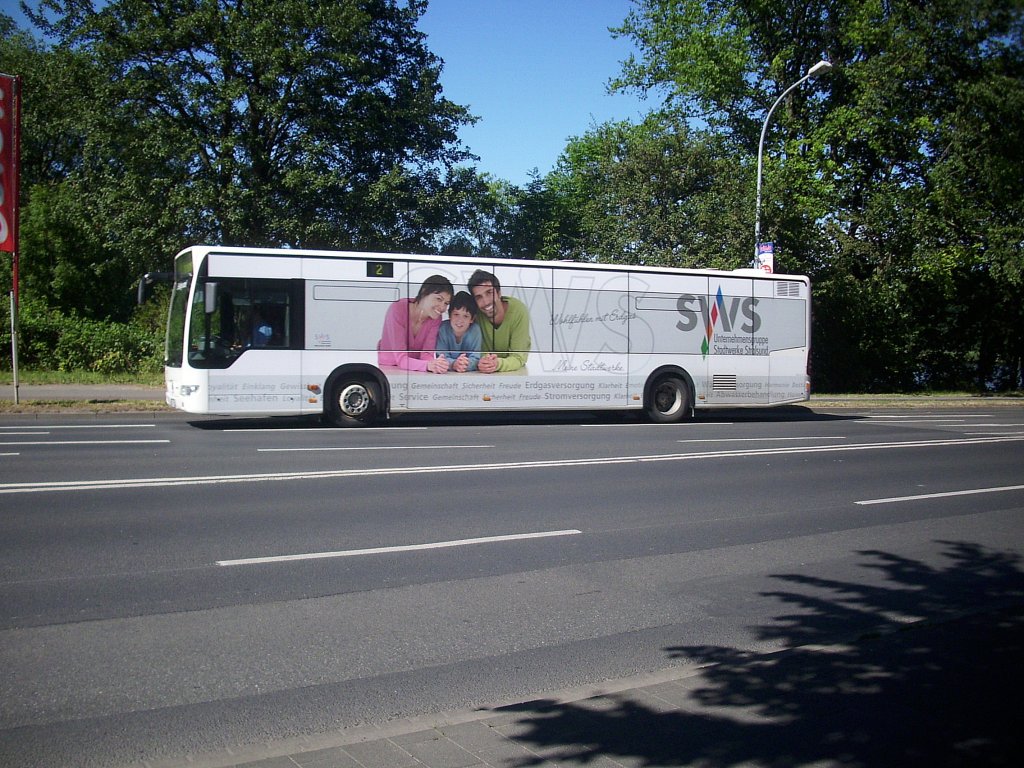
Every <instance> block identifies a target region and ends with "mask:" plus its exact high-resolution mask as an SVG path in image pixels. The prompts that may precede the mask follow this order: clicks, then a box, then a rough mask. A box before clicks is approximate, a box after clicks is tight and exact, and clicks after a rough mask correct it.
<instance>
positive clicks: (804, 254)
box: [616, 0, 1024, 389]
mask: <svg viewBox="0 0 1024 768" xmlns="http://www.w3.org/2000/svg"><path fill="white" fill-rule="evenodd" d="M1022 9H1024V4H1022V3H1021V1H1020V0H937V1H936V2H932V3H919V2H914V0H887V1H886V2H883V1H882V0H865V1H863V2H853V1H851V0H831V1H826V2H824V3H818V4H814V5H807V4H806V3H798V2H794V1H793V0H770V1H769V2H764V0H756V1H755V0H737V1H736V2H728V3H726V2H721V0H640V2H638V3H637V4H636V6H635V8H634V10H633V11H632V12H631V13H630V15H629V17H628V18H627V20H626V21H625V23H624V24H623V26H622V27H621V28H620V29H619V30H618V33H619V34H622V35H626V36H629V37H632V38H633V39H634V40H635V41H636V42H637V44H638V46H639V55H638V56H637V57H635V58H634V59H632V60H630V61H629V62H627V64H626V65H625V67H624V68H623V72H622V75H621V77H620V78H619V79H618V81H617V82H616V87H619V88H636V89H640V90H643V91H656V92H659V93H661V94H662V95H664V97H665V99H666V101H667V103H668V104H669V106H670V107H671V108H672V109H674V110H675V111H676V112H677V113H678V114H680V115H681V116H682V117H683V118H685V119H689V120H702V121H704V122H705V123H706V124H707V126H708V129H709V130H711V131H713V132H715V133H717V134H719V135H722V136H724V137H728V138H729V140H730V141H731V142H732V144H733V145H734V146H736V147H738V148H740V150H741V151H742V152H743V153H744V154H745V155H746V156H748V157H750V158H753V157H754V156H755V153H756V151H757V140H758V138H759V133H760V127H761V121H762V119H763V116H764V114H765V110H766V109H767V108H768V106H769V105H770V104H771V103H772V101H773V100H774V99H775V97H776V94H778V93H780V92H781V91H782V90H783V89H785V88H786V87H787V86H788V85H789V84H791V83H793V82H795V81H796V80H797V79H799V78H800V77H801V76H802V74H803V73H804V72H806V70H807V69H808V68H809V67H810V66H811V65H812V64H813V63H814V62H815V61H816V60H818V59H819V58H822V57H823V58H827V59H829V60H830V61H831V62H832V63H833V64H834V65H835V69H834V70H833V73H832V74H831V75H830V76H829V77H828V78H827V79H826V80H823V81H821V82H819V83H816V84H815V87H813V88H812V87H809V86H804V87H802V88H800V89H798V90H797V91H795V92H794V93H793V94H792V95H791V97H790V98H788V100H787V103H786V104H785V105H784V106H783V108H782V109H780V110H779V111H777V112H776V113H775V115H773V118H772V124H771V126H770V129H769V132H768V144H767V149H766V153H765V181H764V191H765V195H764V197H765V200H766V204H765V206H764V207H763V209H762V223H763V228H762V231H763V232H765V233H767V238H766V239H772V240H774V241H775V242H776V247H777V252H778V254H779V257H780V261H781V263H782V266H783V268H785V269H787V270H791V271H806V272H808V273H809V274H811V276H812V278H813V279H814V280H815V282H816V284H817V290H816V293H815V296H816V329H815V331H816V333H815V339H816V343H815V356H816V367H815V378H816V385H818V386H825V387H828V388H839V389H847V388H849V386H850V384H851V383H856V386H859V387H862V388H871V389H880V388H891V387H903V388H909V387H914V386H919V385H926V386H969V385H978V386H989V385H993V384H994V385H998V386H1006V385H1009V384H1011V383H1015V384H1016V385H1017V386H1019V384H1020V370H1021V362H1020V361H1021V345H1020V341H1019V339H1020V334H1019V332H1014V331H1010V330H1009V329H1010V327H1011V324H1012V323H1019V313H1018V311H1013V312H1011V313H1010V316H1008V317H1007V316H1005V315H1004V316H1000V315H998V314H996V311H995V310H994V309H993V308H996V307H999V308H1004V309H1005V308H1008V307H1009V308H1017V307H1019V306H1020V305H1021V301H1020V296H1021V294H1022V287H1024V282H1022V279H1021V274H1022V271H1024V270H1022V268H1021V265H1022V263H1024V262H1022V258H1024V256H1022V253H1024V225H1022V221H1024V219H1022V217H1021V213H1022V211H1021V205H1022V200H1024V193H1022V190H1024V188H1022V184H1021V175H1020V173H1019V171H1018V170H1015V169H1019V167H1020V153H1021V146H1022V145H1024V110H1021V108H1020V107H1021V104H1022V96H1024V35H1022V31H1024V16H1022ZM750 184H751V187H750V189H751V193H750V194H751V196H752V188H753V184H752V180H751V182H750ZM751 225H752V222H751ZM854 302H855V303H856V307H857V308H858V309H857V311H853V309H854V306H853V303H854ZM1017 327H1019V325H1018V326H1017ZM826 345H834V347H833V348H827V347H826ZM1008 371H1009V372H1011V373H1007V372H1008ZM1013 371H1016V374H1015V375H1014V373H1012V372H1013Z"/></svg>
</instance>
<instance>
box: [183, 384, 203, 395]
mask: <svg viewBox="0 0 1024 768" xmlns="http://www.w3.org/2000/svg"><path fill="white" fill-rule="evenodd" d="M198 391H199V385H198V384H182V385H181V386H180V387H178V394H179V395H181V396H182V397H188V396H189V395H191V394H192V393H193V392H198Z"/></svg>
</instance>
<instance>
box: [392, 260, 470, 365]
mask: <svg viewBox="0 0 1024 768" xmlns="http://www.w3.org/2000/svg"><path fill="white" fill-rule="evenodd" d="M454 294H455V290H454V289H453V288H452V284H451V281H450V280H448V278H447V277H444V276H442V275H431V276H430V277H428V278H427V279H426V280H424V281H423V285H421V286H420V290H419V293H417V294H416V298H415V299H399V300H398V301H396V302H395V303H394V304H392V305H391V306H390V307H388V313H387V315H385V317H384V328H383V330H382V331H381V338H380V341H379V342H377V363H378V364H379V365H382V366H385V365H390V366H395V367H397V368H401V369H403V370H406V371H430V372H431V373H447V371H448V360H447V359H445V358H444V357H438V356H437V355H436V354H435V350H436V349H437V329H438V328H440V327H441V316H442V315H443V314H444V313H445V312H447V311H448V305H449V304H450V303H451V300H452V296H453V295H454Z"/></svg>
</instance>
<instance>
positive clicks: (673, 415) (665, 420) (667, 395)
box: [647, 376, 692, 424]
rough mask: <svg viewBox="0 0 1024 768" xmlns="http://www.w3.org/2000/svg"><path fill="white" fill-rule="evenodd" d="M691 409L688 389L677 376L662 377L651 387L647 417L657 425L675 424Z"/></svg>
mask: <svg viewBox="0 0 1024 768" xmlns="http://www.w3.org/2000/svg"><path fill="white" fill-rule="evenodd" d="M691 408H692V406H691V404H690V389H689V387H687V386H686V382H685V381H683V380H682V379H680V378H679V377H678V376H662V377H661V378H659V379H658V380H657V381H655V382H654V385H653V386H652V387H651V394H650V399H649V400H648V402H647V415H648V416H649V417H650V419H651V421H653V422H655V423H657V424H675V423H677V422H680V421H682V420H683V419H685V418H686V416H687V414H688V413H689V412H690V409H691Z"/></svg>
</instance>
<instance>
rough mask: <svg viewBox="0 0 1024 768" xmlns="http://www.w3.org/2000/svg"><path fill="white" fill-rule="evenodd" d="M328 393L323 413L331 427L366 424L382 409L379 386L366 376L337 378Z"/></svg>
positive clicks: (371, 421) (362, 425) (370, 422)
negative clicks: (336, 381)
mask: <svg viewBox="0 0 1024 768" xmlns="http://www.w3.org/2000/svg"><path fill="white" fill-rule="evenodd" d="M328 394H329V399H328V401H327V408H326V411H325V413H324V415H325V416H326V417H327V423H328V424H330V425H331V426H332V427H365V426H368V425H370V424H372V423H373V422H374V420H375V419H376V418H377V416H378V415H379V414H380V412H381V409H382V404H383V399H382V398H381V393H380V386H379V385H378V384H377V382H375V381H373V380H371V379H369V378H366V377H345V378H342V379H339V380H338V383H337V384H335V385H334V386H332V387H331V391H330V392H329V393H328Z"/></svg>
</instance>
